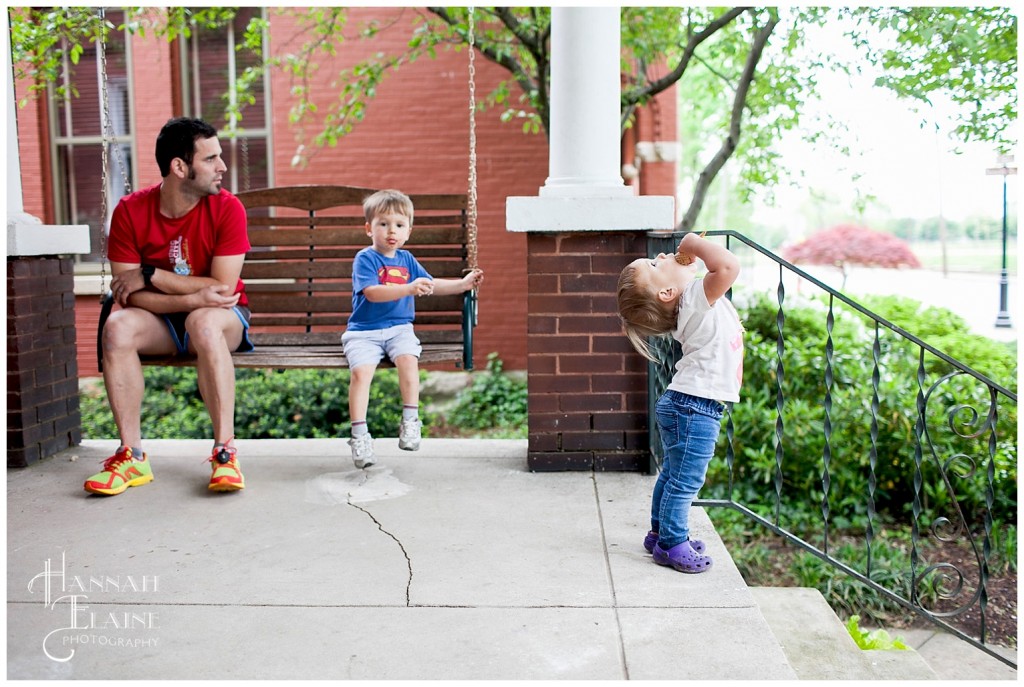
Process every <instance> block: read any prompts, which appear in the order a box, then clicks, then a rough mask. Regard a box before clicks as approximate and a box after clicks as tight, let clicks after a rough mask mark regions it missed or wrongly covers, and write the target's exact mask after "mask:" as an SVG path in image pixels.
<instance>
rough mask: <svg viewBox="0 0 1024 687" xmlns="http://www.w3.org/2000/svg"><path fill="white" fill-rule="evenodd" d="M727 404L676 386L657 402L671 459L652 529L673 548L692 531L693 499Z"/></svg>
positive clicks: (664, 466) (657, 490)
mask: <svg viewBox="0 0 1024 687" xmlns="http://www.w3.org/2000/svg"><path fill="white" fill-rule="evenodd" d="M724 411H725V406H724V405H722V404H721V403H719V402H718V401H714V400H711V399H709V398H700V397H698V396H690V395H689V394H683V393H680V392H678V391H672V390H671V389H670V390H668V391H666V392H665V393H664V395H662V397H661V398H660V399H658V404H657V406H655V414H656V415H657V418H658V429H659V430H660V432H661V445H662V447H663V448H664V454H665V458H664V460H663V461H662V463H661V472H660V474H659V475H658V481H657V483H655V485H654V496H653V498H652V499H651V529H652V530H654V531H655V532H657V533H658V545H659V546H661V548H662V549H664V550H666V551H667V550H668V549H671V548H672V547H673V546H678V545H679V544H681V543H683V542H684V541H686V540H687V539H688V538H689V536H690V504H691V503H693V500H694V499H695V498H697V492H699V491H700V488H701V487H702V486H704V477H705V476H706V475H707V472H708V463H710V462H711V458H712V456H714V455H715V442H716V441H717V440H718V433H719V431H720V430H721V428H722V425H721V421H722V414H723V412H724Z"/></svg>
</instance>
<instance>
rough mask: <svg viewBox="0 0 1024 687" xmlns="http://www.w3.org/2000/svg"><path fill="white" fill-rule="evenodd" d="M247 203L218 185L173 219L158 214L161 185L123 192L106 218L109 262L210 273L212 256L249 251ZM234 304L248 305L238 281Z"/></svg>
mask: <svg viewBox="0 0 1024 687" xmlns="http://www.w3.org/2000/svg"><path fill="white" fill-rule="evenodd" d="M249 248H250V244H249V234H248V232H247V230H246V221H245V207H244V206H243V205H242V203H241V201H240V200H238V198H235V196H233V195H232V194H230V193H228V192H227V191H225V190H224V189H221V191H220V193H218V194H217V195H215V196H205V197H204V198H203V199H202V200H200V201H199V203H198V204H197V205H196V206H195V207H194V208H192V209H191V210H190V211H189V213H188V214H187V215H185V216H184V217H179V218H177V219H172V218H170V217H165V216H164V215H162V214H161V213H160V184H157V185H155V186H150V187H149V188H144V189H142V190H141V191H136V192H135V193H132V194H131V195H128V196H125V197H124V198H122V199H121V201H120V202H119V203H118V204H117V207H115V208H114V215H113V217H112V218H111V220H110V237H109V239H108V240H107V256H108V258H109V259H110V261H111V262H127V263H139V264H140V265H153V266H154V267H157V268H159V269H162V270H170V271H172V272H175V273H177V274H181V275H185V276H188V275H194V276H200V277H208V276H210V263H211V262H212V261H213V258H214V257H215V256H221V255H241V254H243V253H246V252H248V251H249ZM235 293H239V294H241V296H239V298H238V305H245V306H248V304H249V299H248V298H246V295H245V284H243V283H242V280H241V279H239V280H238V285H237V286H236V287H235Z"/></svg>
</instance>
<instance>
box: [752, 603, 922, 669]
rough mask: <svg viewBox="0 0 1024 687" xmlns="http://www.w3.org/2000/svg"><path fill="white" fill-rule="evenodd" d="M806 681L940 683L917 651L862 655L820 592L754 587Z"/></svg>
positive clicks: (786, 650) (775, 632)
mask: <svg viewBox="0 0 1024 687" xmlns="http://www.w3.org/2000/svg"><path fill="white" fill-rule="evenodd" d="M750 593H751V595H752V596H753V597H754V601H755V602H756V603H757V605H758V606H759V607H760V609H761V613H762V614H763V615H764V618H765V620H766V621H767V622H768V626H769V627H770V628H771V630H772V633H774V635H775V638H776V639H777V640H778V641H779V644H780V645H781V646H782V651H783V652H784V653H785V654H786V658H787V659H788V660H789V663H790V665H791V666H792V667H793V671H794V672H795V673H796V674H797V677H799V678H800V679H801V680H935V679H938V678H937V676H936V674H935V671H933V670H932V669H931V668H930V667H929V666H928V664H927V663H926V662H925V660H924V658H922V657H921V655H920V654H918V653H917V652H916V651H914V650H908V651H863V650H861V649H860V647H858V646H857V644H856V642H854V641H853V638H852V637H851V636H850V633H849V632H847V631H846V627H845V626H844V625H843V623H842V622H841V621H840V620H839V618H838V616H836V614H835V612H834V611H833V610H832V608H831V607H830V606H829V605H828V602H827V601H825V597H823V596H822V595H821V592H819V591H818V590H817V589H809V588H806V587H751V588H750Z"/></svg>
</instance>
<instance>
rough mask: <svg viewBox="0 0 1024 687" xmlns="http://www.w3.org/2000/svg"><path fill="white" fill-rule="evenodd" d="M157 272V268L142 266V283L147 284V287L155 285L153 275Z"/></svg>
mask: <svg viewBox="0 0 1024 687" xmlns="http://www.w3.org/2000/svg"><path fill="white" fill-rule="evenodd" d="M154 272H156V268H155V267H153V266H152V265H143V266H142V281H144V282H145V283H146V286H152V285H153V273H154Z"/></svg>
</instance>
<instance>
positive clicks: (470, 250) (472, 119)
mask: <svg viewBox="0 0 1024 687" xmlns="http://www.w3.org/2000/svg"><path fill="white" fill-rule="evenodd" d="M473 14H474V8H472V7H469V8H468V9H467V16H468V34H469V35H468V38H469V202H468V207H467V208H466V214H467V230H468V232H469V236H468V243H467V246H466V252H467V262H468V265H469V269H470V270H475V269H476V268H477V250H476V234H477V229H476V219H477V193H476V62H475V57H476V55H475V53H476V26H475V22H474V18H473Z"/></svg>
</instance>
